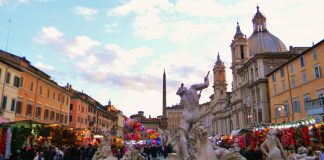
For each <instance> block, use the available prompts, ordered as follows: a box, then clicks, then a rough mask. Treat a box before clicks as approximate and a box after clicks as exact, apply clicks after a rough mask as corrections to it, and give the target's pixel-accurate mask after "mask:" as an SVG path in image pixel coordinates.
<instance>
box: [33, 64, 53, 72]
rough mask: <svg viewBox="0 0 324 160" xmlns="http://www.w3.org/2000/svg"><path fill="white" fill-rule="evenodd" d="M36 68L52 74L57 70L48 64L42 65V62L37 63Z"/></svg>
mask: <svg viewBox="0 0 324 160" xmlns="http://www.w3.org/2000/svg"><path fill="white" fill-rule="evenodd" d="M35 66H36V67H37V68H39V69H40V70H43V71H45V72H52V71H54V70H55V68H54V67H53V66H50V65H48V64H44V63H42V62H38V63H36V64H35Z"/></svg>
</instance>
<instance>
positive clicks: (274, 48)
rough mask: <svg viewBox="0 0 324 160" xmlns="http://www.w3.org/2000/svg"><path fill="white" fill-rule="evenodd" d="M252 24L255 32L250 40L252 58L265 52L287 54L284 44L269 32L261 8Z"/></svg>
mask: <svg viewBox="0 0 324 160" xmlns="http://www.w3.org/2000/svg"><path fill="white" fill-rule="evenodd" d="M252 22H253V30H254V31H253V33H252V35H251V36H250V37H249V39H248V42H249V51H250V53H249V54H250V56H253V55H255V54H258V53H264V52H287V48H286V46H285V45H284V43H282V41H281V40H280V39H279V38H277V37H276V36H274V35H273V34H271V33H270V32H269V31H268V29H267V25H266V17H265V16H264V15H263V14H262V13H261V12H260V10H259V6H257V12H256V14H255V15H254V17H253V19H252Z"/></svg>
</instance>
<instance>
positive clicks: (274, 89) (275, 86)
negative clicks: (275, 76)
mask: <svg viewBox="0 0 324 160" xmlns="http://www.w3.org/2000/svg"><path fill="white" fill-rule="evenodd" d="M277 93H278V92H277V85H273V94H274V95H277Z"/></svg>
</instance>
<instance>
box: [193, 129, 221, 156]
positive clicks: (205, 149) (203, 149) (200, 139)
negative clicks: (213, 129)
mask: <svg viewBox="0 0 324 160" xmlns="http://www.w3.org/2000/svg"><path fill="white" fill-rule="evenodd" d="M191 132H192V134H193V136H192V137H193V138H194V139H190V141H195V142H194V143H191V142H190V143H189V145H190V146H192V147H189V152H190V153H197V154H196V156H194V157H195V159H207V160H212V159H216V154H215V151H214V149H213V146H212V144H211V143H210V141H209V139H208V132H207V130H206V129H205V127H203V126H202V125H201V124H199V125H197V124H195V125H194V126H193V127H192V130H191ZM191 148H193V150H191Z"/></svg>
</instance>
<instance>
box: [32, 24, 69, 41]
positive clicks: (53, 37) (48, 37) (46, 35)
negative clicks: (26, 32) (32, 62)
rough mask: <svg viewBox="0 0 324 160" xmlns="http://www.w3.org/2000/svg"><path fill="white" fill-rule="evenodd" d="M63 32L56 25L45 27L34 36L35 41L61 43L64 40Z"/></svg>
mask: <svg viewBox="0 0 324 160" xmlns="http://www.w3.org/2000/svg"><path fill="white" fill-rule="evenodd" d="M63 36H64V35H63V33H62V32H60V31H59V30H57V29H56V28H55V27H44V28H42V32H41V33H40V34H39V36H37V37H35V38H34V41H35V42H37V43H40V44H51V43H54V44H59V43H62V42H64V37H63Z"/></svg>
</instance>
